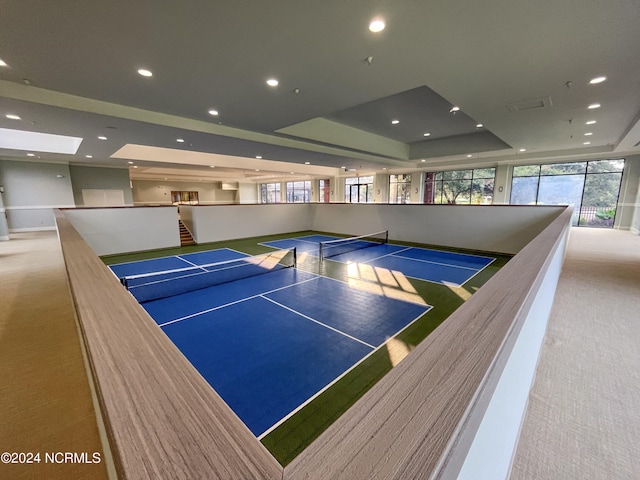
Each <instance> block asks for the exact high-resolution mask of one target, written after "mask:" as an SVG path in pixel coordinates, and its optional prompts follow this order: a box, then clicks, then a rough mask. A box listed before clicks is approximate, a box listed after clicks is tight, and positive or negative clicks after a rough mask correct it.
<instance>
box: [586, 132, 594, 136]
mask: <svg viewBox="0 0 640 480" xmlns="http://www.w3.org/2000/svg"><path fill="white" fill-rule="evenodd" d="M589 135H593V133H592V132H587V133H585V134H584V136H585V137H588V136H589Z"/></svg>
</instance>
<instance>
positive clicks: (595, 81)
mask: <svg viewBox="0 0 640 480" xmlns="http://www.w3.org/2000/svg"><path fill="white" fill-rule="evenodd" d="M606 79H607V77H596V78H592V79H591V80H590V81H589V83H590V84H591V85H595V84H597V83H602V82H604V81H605V80H606Z"/></svg>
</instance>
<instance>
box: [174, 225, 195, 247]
mask: <svg viewBox="0 0 640 480" xmlns="http://www.w3.org/2000/svg"><path fill="white" fill-rule="evenodd" d="M178 226H179V227H180V246H182V247H184V246H185V245H195V244H196V242H195V240H194V239H193V237H192V236H191V232H189V230H187V227H185V226H184V223H182V220H178Z"/></svg>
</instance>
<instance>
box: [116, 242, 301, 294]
mask: <svg viewBox="0 0 640 480" xmlns="http://www.w3.org/2000/svg"><path fill="white" fill-rule="evenodd" d="M296 264H297V255H296V249H295V248H292V249H287V250H277V251H275V252H269V253H265V254H262V255H254V256H249V257H244V258H239V259H235V260H226V261H224V262H217V263H210V264H207V265H199V266H197V267H195V266H194V267H185V268H178V269H174V270H164V271H161V272H152V273H143V274H139V275H130V276H126V277H122V278H120V282H121V283H122V284H123V285H124V286H125V287H126V288H127V290H129V291H130V292H131V294H132V295H133V296H134V297H135V298H136V299H137V300H138V302H140V303H142V302H148V301H151V300H158V299H160V298H165V297H171V296H174V295H180V294H183V293H187V292H191V291H193V290H199V289H202V288H207V287H212V286H214V285H220V284H222V283H228V282H233V281H235V280H241V279H243V278H248V277H253V276H256V275H261V274H263V273H269V272H274V271H276V270H280V269H283V268H290V267H295V266H296Z"/></svg>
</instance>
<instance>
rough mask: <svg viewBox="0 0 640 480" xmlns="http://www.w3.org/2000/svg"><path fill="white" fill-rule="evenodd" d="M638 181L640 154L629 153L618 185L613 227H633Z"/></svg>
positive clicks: (639, 180) (636, 206)
mask: <svg viewBox="0 0 640 480" xmlns="http://www.w3.org/2000/svg"><path fill="white" fill-rule="evenodd" d="M639 183H640V155H631V156H628V157H627V158H626V161H625V165H624V174H623V176H622V183H621V185H620V196H619V198H618V210H617V212H616V220H615V224H614V227H615V228H620V229H622V230H627V229H630V228H633V221H634V218H635V215H636V211H637V210H638V209H639V208H640V207H639V206H638V200H637V199H638V194H639V193H640V191H639V189H638V184H639Z"/></svg>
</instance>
